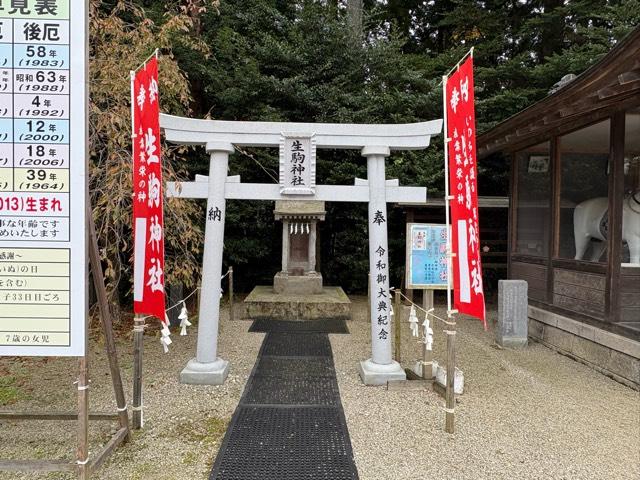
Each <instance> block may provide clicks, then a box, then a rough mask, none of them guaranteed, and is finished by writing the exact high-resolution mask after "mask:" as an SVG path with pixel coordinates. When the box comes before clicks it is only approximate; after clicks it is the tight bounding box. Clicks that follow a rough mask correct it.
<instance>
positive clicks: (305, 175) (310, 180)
mask: <svg viewBox="0 0 640 480" xmlns="http://www.w3.org/2000/svg"><path fill="white" fill-rule="evenodd" d="M315 188H316V141H315V135H314V134H297V133H290V134H289V133H283V134H282V135H281V136H280V193H282V194H285V195H314V194H315Z"/></svg>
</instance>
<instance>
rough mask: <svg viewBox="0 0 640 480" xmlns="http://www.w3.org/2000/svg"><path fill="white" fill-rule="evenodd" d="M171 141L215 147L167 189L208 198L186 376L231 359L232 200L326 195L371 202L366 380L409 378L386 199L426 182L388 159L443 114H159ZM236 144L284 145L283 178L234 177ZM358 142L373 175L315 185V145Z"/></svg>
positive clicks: (204, 373) (200, 378)
mask: <svg viewBox="0 0 640 480" xmlns="http://www.w3.org/2000/svg"><path fill="white" fill-rule="evenodd" d="M160 126H161V127H162V128H164V131H165V136H166V139H167V141H169V142H173V143H177V144H183V145H202V146H204V147H205V148H206V150H207V152H208V153H209V155H210V161H209V176H208V177H204V176H198V177H197V178H196V181H194V182H180V183H173V182H170V183H168V184H167V196H170V197H179V198H206V199H207V210H206V224H205V240H204V241H205V245H204V255H203V268H202V282H201V287H202V295H200V305H199V320H198V322H199V323H198V325H199V326H198V341H197V349H196V357H195V358H193V359H191V360H190V361H189V362H188V363H187V365H186V367H185V368H184V370H183V371H182V372H181V374H180V380H181V382H183V383H190V384H208V385H219V384H222V383H223V382H224V380H225V378H226V377H227V374H228V371H229V362H228V361H226V360H222V359H221V358H219V357H218V351H217V345H218V323H219V317H220V292H221V282H220V278H221V275H222V250H223V240H224V221H225V206H226V201H227V200H292V199H293V200H321V201H326V202H368V204H369V215H368V217H369V219H368V224H369V265H370V267H369V268H370V272H371V276H372V278H371V292H372V293H371V300H370V301H371V319H370V321H371V358H370V359H368V360H364V361H362V362H360V376H361V378H362V381H363V382H364V383H365V384H368V385H380V384H384V383H386V382H387V381H388V380H402V379H405V373H404V370H403V369H402V368H401V366H400V365H399V364H398V363H397V362H395V361H394V360H393V358H392V352H391V337H392V335H391V304H392V299H391V296H390V293H389V259H388V252H387V251H388V243H387V202H424V201H425V200H426V197H427V190H426V188H424V187H400V186H399V183H398V180H397V179H396V180H386V177H385V159H386V158H387V157H388V156H389V155H390V153H391V151H392V150H420V149H424V148H426V147H428V146H429V142H430V139H431V136H432V135H437V134H439V133H440V131H441V129H442V120H432V121H429V122H422V123H412V124H400V125H379V124H378V125H362V124H322V123H315V124H314V123H284V122H236V121H221V120H197V119H190V118H182V117H176V116H171V115H164V114H163V115H161V116H160ZM234 146H239V147H240V146H241V147H279V148H280V184H263V183H258V184H255V183H241V182H240V177H239V176H234V177H228V176H227V170H228V163H229V155H230V154H231V153H233V151H234ZM318 148H324V149H359V150H361V152H362V155H363V156H364V157H366V159H367V179H366V180H363V179H357V178H356V179H355V182H354V185H316V184H315V153H316V149H318Z"/></svg>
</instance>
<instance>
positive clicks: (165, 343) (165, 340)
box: [160, 313, 173, 353]
mask: <svg viewBox="0 0 640 480" xmlns="http://www.w3.org/2000/svg"><path fill="white" fill-rule="evenodd" d="M160 333H161V335H162V336H161V337H160V342H161V343H162V348H163V349H164V353H168V352H169V345H171V344H172V343H173V342H172V341H171V338H170V336H171V330H169V317H168V316H167V314H166V313H165V316H164V322H162V330H161V331H160Z"/></svg>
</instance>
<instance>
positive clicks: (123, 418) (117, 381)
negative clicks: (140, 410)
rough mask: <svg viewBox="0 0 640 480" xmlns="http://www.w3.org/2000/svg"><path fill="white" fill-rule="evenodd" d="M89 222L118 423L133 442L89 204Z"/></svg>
mask: <svg viewBox="0 0 640 480" xmlns="http://www.w3.org/2000/svg"><path fill="white" fill-rule="evenodd" d="M87 222H88V226H89V242H90V245H89V261H90V264H91V275H92V278H93V286H94V289H95V292H96V297H97V299H98V307H99V309H100V318H101V320H102V331H103V332H104V339H105V349H106V351H107V359H108V360H109V369H110V370H111V382H112V383H113V391H114V393H115V396H116V405H117V406H118V422H119V423H120V427H121V428H126V429H127V436H126V440H127V441H129V440H131V432H130V430H129V415H128V413H127V401H126V399H125V396H124V388H123V386H122V377H121V376H120V365H119V363H118V353H117V351H116V342H115V340H114V338H113V321H112V318H111V311H110V310H109V302H108V300H107V291H106V289H105V287H104V276H103V272H102V264H101V263H100V252H99V251H98V238H97V236H96V227H95V224H94V222H93V215H92V214H91V206H90V205H89V204H87Z"/></svg>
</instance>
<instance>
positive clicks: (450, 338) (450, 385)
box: [444, 313, 456, 433]
mask: <svg viewBox="0 0 640 480" xmlns="http://www.w3.org/2000/svg"><path fill="white" fill-rule="evenodd" d="M449 320H450V321H452V322H453V325H448V326H447V327H448V330H445V333H446V334H447V390H446V393H445V398H446V410H445V411H446V413H447V415H446V421H445V427H444V430H445V431H446V432H447V433H454V431H455V413H454V409H455V405H456V398H455V390H454V381H455V375H456V371H455V370H456V343H455V341H456V324H455V317H454V316H453V315H452V314H451V313H450V314H449Z"/></svg>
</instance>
